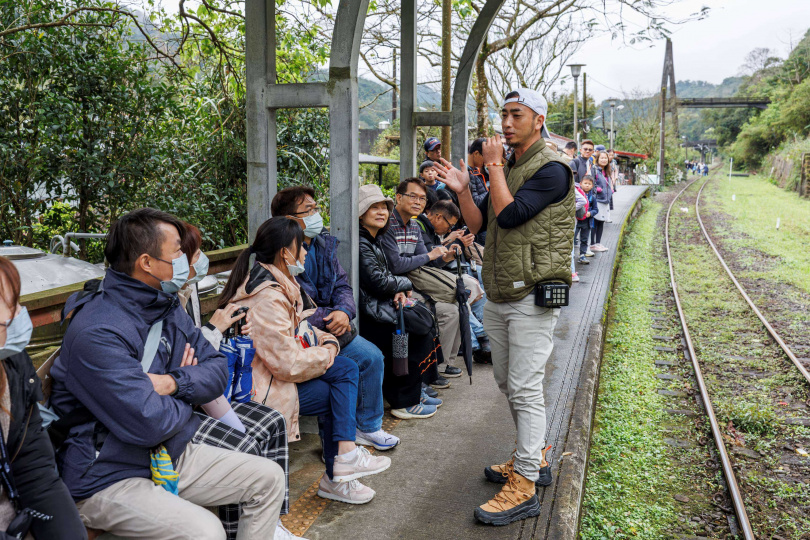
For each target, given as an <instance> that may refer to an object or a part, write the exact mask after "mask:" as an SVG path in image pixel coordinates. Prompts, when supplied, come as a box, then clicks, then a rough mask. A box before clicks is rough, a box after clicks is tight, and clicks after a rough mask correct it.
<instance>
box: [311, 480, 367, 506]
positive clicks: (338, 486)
mask: <svg viewBox="0 0 810 540" xmlns="http://www.w3.org/2000/svg"><path fill="white" fill-rule="evenodd" d="M374 495H376V492H375V491H374V490H373V489H371V488H370V487H368V486H364V485H363V484H361V483H360V482H359V481H358V480H352V481H351V482H333V481H331V480H329V478H328V477H327V476H326V473H324V475H323V476H321V481H320V483H319V484H318V497H321V498H323V499H331V500H333V501H339V502H344V503H347V504H366V503H367V502H369V501H370V500H371V499H373V498H374Z"/></svg>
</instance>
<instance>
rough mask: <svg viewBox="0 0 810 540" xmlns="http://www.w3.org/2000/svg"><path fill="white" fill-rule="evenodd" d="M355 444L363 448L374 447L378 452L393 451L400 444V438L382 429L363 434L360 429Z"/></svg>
mask: <svg viewBox="0 0 810 540" xmlns="http://www.w3.org/2000/svg"><path fill="white" fill-rule="evenodd" d="M354 442H355V443H356V444H362V445H363V446H373V447H374V448H376V449H377V450H391V449H392V448H393V447H395V446H396V445H398V444H399V437H396V436H394V435H391V434H390V433H387V432H386V431H384V430H382V429H378V430H377V431H375V432H374V433H363V432H362V431H360V430H359V429H358V430H357V433H356V435H355V438H354Z"/></svg>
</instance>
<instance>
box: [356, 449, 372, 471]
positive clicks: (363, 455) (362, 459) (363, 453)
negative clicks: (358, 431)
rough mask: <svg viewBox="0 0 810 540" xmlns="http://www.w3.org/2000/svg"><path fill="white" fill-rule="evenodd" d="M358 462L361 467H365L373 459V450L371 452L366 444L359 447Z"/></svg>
mask: <svg viewBox="0 0 810 540" xmlns="http://www.w3.org/2000/svg"><path fill="white" fill-rule="evenodd" d="M357 455H358V458H357V464H358V465H360V466H361V467H365V466H367V465H368V464H369V462H370V461H371V452H369V451H368V450H367V449H366V447H365V446H358V447H357Z"/></svg>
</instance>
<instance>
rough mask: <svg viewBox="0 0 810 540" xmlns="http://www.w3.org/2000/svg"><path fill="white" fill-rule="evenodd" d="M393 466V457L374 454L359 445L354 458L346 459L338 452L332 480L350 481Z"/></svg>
mask: <svg viewBox="0 0 810 540" xmlns="http://www.w3.org/2000/svg"><path fill="white" fill-rule="evenodd" d="M390 466H391V458H388V457H385V456H372V455H371V452H369V451H368V450H366V448H365V447H363V446H358V447H357V450H356V451H355V454H354V458H352V459H346V457H345V456H343V455H341V454H338V455H337V456H335V464H334V465H333V466H332V481H334V482H349V481H350V480H356V479H358V478H362V477H364V476H371V475H372V474H377V473H381V472H383V471H384V470H386V469H387V468H388V467H390Z"/></svg>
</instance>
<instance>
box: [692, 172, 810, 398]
mask: <svg viewBox="0 0 810 540" xmlns="http://www.w3.org/2000/svg"><path fill="white" fill-rule="evenodd" d="M708 183H709V180H708V179H707V180H706V181H705V182H703V185H702V186H700V191H698V194H697V199H696V201H695V214H696V215H697V219H698V223H699V224H700V230H701V231H702V232H703V237H704V238H705V239H706V241H707V242H708V243H709V246H711V248H712V251H714V254H715V255H716V256H717V259H718V260H719V261H720V264H721V265H722V267H723V269H724V270H725V271H726V273H727V274H728V277H730V278H731V281H733V282H734V286H735V287H737V290H738V291H740V295H742V297H743V299H745V301H746V303H747V304H748V305H749V307H750V308H751V310H752V311H753V312H754V313H755V314H756V316H757V317H758V318H759V320H760V321H761V322H762V325H763V326H764V327H765V329H766V330H767V331H768V333H769V334H770V335H771V337H772V338H773V340H774V341H775V342H776V343H777V344H778V345H779V348H781V349H782V351H784V353H785V354H786V355H787V357H788V358H790V361H791V362H793V365H795V366H796V369H798V370H799V372H800V373H801V374H802V376H803V377H804V379H805V380H806V381H807V382H808V383H810V373H808V371H807V368H805V367H804V365H802V363H801V362H800V361H799V359H798V357H797V356H796V355H795V354H794V353H793V351H792V350H791V349H790V347H788V345H787V344H786V343H785V341H784V340H783V339H782V336H780V335H779V332H777V331H776V329H774V327H773V325H771V323H770V322H769V321H768V319H766V318H765V316H764V315H763V314H762V312H761V311H760V310H759V308H758V307H757V306H756V304H754V302H753V300H751V297H750V296H748V293H747V292H746V291H745V288H744V287H743V286H742V285H741V284H740V282H739V281H738V280H737V277H736V276H735V275H734V272H732V271H731V268H729V266H728V265H727V264H726V261H725V259H724V258H723V256H722V255H721V254H720V251H719V250H718V249H717V246H716V245H715V244H714V241H713V240H712V238H711V236H710V235H709V231H707V230H706V227H705V226H704V224H703V220H702V219H701V217H700V196H701V195H702V194H703V188H705V187H706V184H708Z"/></svg>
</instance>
